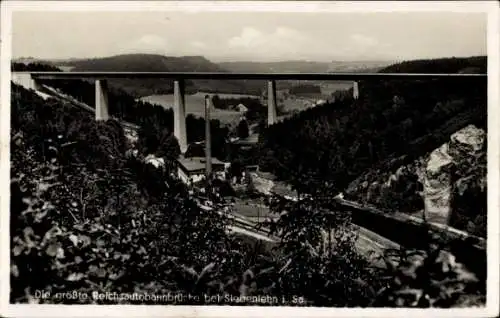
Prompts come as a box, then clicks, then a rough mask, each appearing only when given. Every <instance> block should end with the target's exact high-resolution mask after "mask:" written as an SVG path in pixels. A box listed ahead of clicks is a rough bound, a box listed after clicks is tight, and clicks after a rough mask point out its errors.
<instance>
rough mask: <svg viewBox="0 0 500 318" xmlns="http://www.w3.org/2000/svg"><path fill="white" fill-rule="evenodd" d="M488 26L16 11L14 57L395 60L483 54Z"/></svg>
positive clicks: (450, 16)
mask: <svg viewBox="0 0 500 318" xmlns="http://www.w3.org/2000/svg"><path fill="white" fill-rule="evenodd" d="M486 30H487V19H486V15H485V14H483V13H466V12H455V13H454V12H385V13H384V12H379V13H373V12H370V13H362V12H343V13H339V12H330V13H327V12H325V13H317V12H316V13H311V12H305V13H302V12H248V11H238V12H151V11H148V12H126V11H123V12H116V11H115V12H111V11H110V12H36V11H35V12H33V11H24V12H19V11H16V12H13V15H12V32H13V33H12V56H13V58H19V57H35V58H47V59H49V58H50V59H56V58H89V57H104V56H111V55H117V54H125V53H156V54H162V55H167V56H183V55H202V56H205V57H206V58H208V59H210V60H212V61H214V62H220V61H277V60H311V61H312V60H314V61H332V60H392V61H394V60H411V59H418V58H437V57H451V56H456V57H464V56H474V55H486V52H487V47H486V39H487V34H486Z"/></svg>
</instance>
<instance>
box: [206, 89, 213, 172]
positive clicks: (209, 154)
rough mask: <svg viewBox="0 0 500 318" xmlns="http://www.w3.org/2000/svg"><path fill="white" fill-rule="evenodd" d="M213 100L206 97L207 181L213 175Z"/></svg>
mask: <svg viewBox="0 0 500 318" xmlns="http://www.w3.org/2000/svg"><path fill="white" fill-rule="evenodd" d="M211 105H212V100H211V98H210V96H208V95H205V159H206V160H205V173H206V175H207V180H209V179H210V177H211V174H212V145H211V143H212V139H211V135H210V107H211Z"/></svg>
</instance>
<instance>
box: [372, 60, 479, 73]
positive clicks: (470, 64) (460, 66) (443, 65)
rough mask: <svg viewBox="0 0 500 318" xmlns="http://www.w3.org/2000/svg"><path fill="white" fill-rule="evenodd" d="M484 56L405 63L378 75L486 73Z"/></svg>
mask: <svg viewBox="0 0 500 318" xmlns="http://www.w3.org/2000/svg"><path fill="white" fill-rule="evenodd" d="M487 71H488V69H487V58H486V56H473V57H467V58H457V57H451V58H441V59H432V60H415V61H405V62H401V63H398V64H393V65H390V66H388V67H385V68H383V69H381V70H380V71H379V72H380V73H470V74H475V73H487Z"/></svg>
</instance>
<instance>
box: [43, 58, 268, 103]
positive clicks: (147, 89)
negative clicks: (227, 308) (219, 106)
mask: <svg viewBox="0 0 500 318" xmlns="http://www.w3.org/2000/svg"><path fill="white" fill-rule="evenodd" d="M51 64H52V65H55V66H57V61H56V62H54V63H51ZM63 65H64V66H69V67H73V68H72V69H71V71H75V72H78V71H89V72H227V71H226V70H224V69H223V68H221V67H220V66H219V65H217V64H215V63H212V62H210V61H209V60H207V59H206V58H204V57H202V56H182V57H171V56H163V55H159V54H123V55H115V56H110V57H103V58H93V59H81V60H72V61H65V62H64V64H63ZM109 82H110V84H111V85H112V86H114V87H115V88H119V89H122V90H124V91H126V92H127V93H129V94H131V95H134V96H136V97H137V96H147V95H153V94H170V93H172V92H173V86H172V80H171V79H112V80H110V81H109ZM261 86H262V85H254V84H253V83H252V82H244V81H231V80H211V81H208V80H196V81H187V82H186V89H187V91H188V92H197V91H204V92H205V91H206V92H218V93H241V94H243V93H248V94H260V92H261V89H262V87H261Z"/></svg>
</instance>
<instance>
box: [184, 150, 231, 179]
mask: <svg viewBox="0 0 500 318" xmlns="http://www.w3.org/2000/svg"><path fill="white" fill-rule="evenodd" d="M205 163H206V159H205V158H203V157H191V158H179V159H177V176H178V177H179V179H181V180H182V182H184V183H185V184H188V185H189V184H193V183H195V182H198V181H200V180H202V179H203V178H204V177H205ZM225 171H226V167H225V163H224V162H222V161H220V160H218V159H216V158H212V172H213V173H214V175H215V177H216V178H222V179H225V177H226V175H225Z"/></svg>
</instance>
